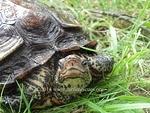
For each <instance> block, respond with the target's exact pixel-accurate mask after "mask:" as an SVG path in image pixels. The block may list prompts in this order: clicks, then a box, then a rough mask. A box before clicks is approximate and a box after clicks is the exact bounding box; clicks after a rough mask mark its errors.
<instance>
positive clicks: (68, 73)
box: [61, 67, 85, 79]
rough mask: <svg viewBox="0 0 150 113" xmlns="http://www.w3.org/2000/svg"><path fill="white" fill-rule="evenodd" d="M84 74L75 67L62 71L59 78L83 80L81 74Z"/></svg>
mask: <svg viewBox="0 0 150 113" xmlns="http://www.w3.org/2000/svg"><path fill="white" fill-rule="evenodd" d="M84 73H85V71H84V70H82V69H79V68H75V67H70V68H69V69H67V70H65V71H63V72H62V73H61V77H63V78H64V79H66V78H77V77H78V78H83V76H82V75H83V74H84Z"/></svg>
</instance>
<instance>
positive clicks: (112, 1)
mask: <svg viewBox="0 0 150 113" xmlns="http://www.w3.org/2000/svg"><path fill="white" fill-rule="evenodd" d="M40 2H42V3H44V4H47V5H48V6H53V7H55V8H56V9H57V8H58V9H59V10H60V9H63V10H68V11H70V12H71V13H72V14H73V15H74V16H75V17H76V18H77V20H78V21H79V22H80V23H81V25H82V26H83V29H84V31H85V32H86V33H88V36H89V39H91V40H97V42H98V46H97V48H96V51H97V52H99V53H108V54H110V55H112V56H113V57H114V60H115V62H116V63H115V66H114V69H113V71H112V73H111V74H109V76H108V77H107V78H106V79H105V80H103V81H101V82H100V83H98V84H95V85H93V86H91V87H92V88H93V90H92V91H87V92H85V93H83V95H82V96H80V97H79V98H78V99H76V100H74V101H72V102H71V103H68V104H66V105H62V106H57V107H53V108H48V109H46V110H40V111H38V112H39V113H70V112H71V113H77V112H79V111H83V112H84V113H120V112H122V113H149V112H150V32H149V29H150V19H149V18H150V14H149V13H150V1H149V0H49V1H48V0H40ZM101 11H107V12H110V13H112V16H109V15H107V14H101V13H100V12H101ZM114 14H117V15H121V14H127V15H130V16H133V17H135V18H130V19H131V20H129V21H128V20H126V16H125V15H123V18H124V17H125V18H124V19H122V18H120V19H119V17H115V16H113V15H114ZM21 92H22V90H21ZM21 94H22V98H23V101H24V100H25V101H26V99H25V97H24V95H23V93H21ZM0 101H1V99H0ZM25 103H26V102H25ZM26 106H27V109H26V111H25V112H24V113H31V111H30V109H29V106H28V105H26ZM3 111H4V110H2V109H0V112H3ZM11 111H12V110H11ZM35 112H37V111H35Z"/></svg>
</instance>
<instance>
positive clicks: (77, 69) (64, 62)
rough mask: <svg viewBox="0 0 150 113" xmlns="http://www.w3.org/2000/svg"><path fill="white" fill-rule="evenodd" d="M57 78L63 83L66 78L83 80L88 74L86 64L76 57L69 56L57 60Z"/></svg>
mask: <svg viewBox="0 0 150 113" xmlns="http://www.w3.org/2000/svg"><path fill="white" fill-rule="evenodd" d="M58 64H59V67H58V76H59V80H60V81H63V80H65V79H68V78H72V79H74V78H82V79H84V78H85V75H87V73H88V66H87V62H84V61H83V60H82V59H81V58H80V57H78V56H77V55H69V56H67V57H66V58H63V59H61V60H59V63H58Z"/></svg>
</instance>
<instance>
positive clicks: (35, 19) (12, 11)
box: [0, 0, 96, 84]
mask: <svg viewBox="0 0 150 113" xmlns="http://www.w3.org/2000/svg"><path fill="white" fill-rule="evenodd" d="M13 1H14V2H12V1H8V0H2V1H1V2H0V84H4V83H6V84H10V83H14V81H15V80H16V79H21V78H23V77H24V76H26V75H27V74H28V73H29V72H30V71H31V70H32V69H34V68H36V67H38V66H41V65H43V64H45V63H46V62H47V61H48V60H50V59H51V57H52V56H53V55H54V54H55V53H56V52H57V51H62V52H68V51H72V50H78V49H80V47H82V46H88V47H95V46H96V42H95V41H89V40H87V39H86V36H85V35H84V33H83V31H82V27H81V26H80V24H79V23H78V22H77V21H76V20H75V19H74V18H73V17H72V16H68V14H63V13H61V12H59V11H55V10H54V9H53V10H50V9H47V8H44V7H42V6H41V7H40V6H39V5H35V4H34V5H33V4H30V3H28V4H26V3H24V2H22V0H13ZM15 1H16V2H15Z"/></svg>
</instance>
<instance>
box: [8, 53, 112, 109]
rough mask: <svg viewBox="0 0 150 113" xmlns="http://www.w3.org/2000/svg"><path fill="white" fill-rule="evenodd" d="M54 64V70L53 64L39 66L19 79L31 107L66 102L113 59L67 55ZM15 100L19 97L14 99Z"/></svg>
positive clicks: (101, 71) (100, 74)
mask: <svg viewBox="0 0 150 113" xmlns="http://www.w3.org/2000/svg"><path fill="white" fill-rule="evenodd" d="M57 64H58V65H57V66H58V67H57V71H56V73H55V69H54V68H53V67H51V68H49V67H46V66H45V67H44V66H42V67H39V69H36V70H33V72H32V73H31V75H29V76H28V78H26V79H25V80H24V81H23V84H24V87H25V94H26V95H27V96H28V97H29V98H33V102H32V103H33V104H32V105H33V108H44V107H46V106H52V105H60V104H64V103H67V102H69V101H70V100H71V99H72V98H75V97H76V95H77V94H80V93H81V92H83V89H84V88H86V87H87V86H88V85H89V84H90V83H91V82H92V79H93V78H95V77H96V78H97V79H99V78H101V76H104V75H106V74H108V73H109V72H111V70H112V67H113V60H112V59H111V58H109V57H107V56H102V55H95V56H88V55H77V54H71V55H68V56H66V57H65V58H61V59H59V60H58V63H57ZM13 98H14V96H13ZM6 100H11V99H8V98H7V99H6ZM13 100H14V99H13ZM16 102H19V100H18V99H16ZM9 103H10V104H16V103H15V102H9Z"/></svg>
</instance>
